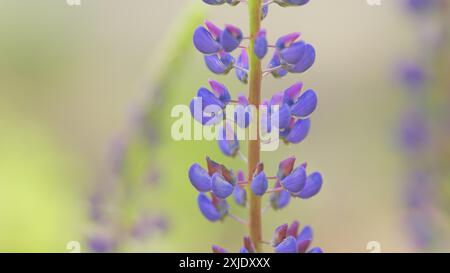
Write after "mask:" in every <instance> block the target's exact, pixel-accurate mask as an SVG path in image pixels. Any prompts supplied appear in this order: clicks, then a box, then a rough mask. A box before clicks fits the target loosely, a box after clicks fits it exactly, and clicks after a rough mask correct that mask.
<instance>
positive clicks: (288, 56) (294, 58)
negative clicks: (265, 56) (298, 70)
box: [280, 41, 306, 66]
mask: <svg viewBox="0 0 450 273" xmlns="http://www.w3.org/2000/svg"><path fill="white" fill-rule="evenodd" d="M305 50H306V44H305V42H303V41H301V42H297V43H293V44H292V45H290V46H289V47H287V48H284V49H282V50H280V58H281V61H282V63H285V64H286V66H292V65H295V64H297V63H298V62H300V60H301V59H302V58H303V56H304V55H305Z"/></svg>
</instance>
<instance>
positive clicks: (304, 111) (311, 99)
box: [291, 89, 317, 118]
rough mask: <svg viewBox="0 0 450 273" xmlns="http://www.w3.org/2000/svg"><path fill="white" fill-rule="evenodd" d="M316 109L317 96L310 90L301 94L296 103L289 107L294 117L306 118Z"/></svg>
mask: <svg viewBox="0 0 450 273" xmlns="http://www.w3.org/2000/svg"><path fill="white" fill-rule="evenodd" d="M316 108H317V95H316V92H314V91H313V90H312V89H309V90H308V91H306V92H305V93H303V94H302V95H301V96H300V98H299V99H298V101H297V102H296V103H295V104H294V105H293V106H292V107H291V112H292V114H293V115H294V116H297V117H301V118H306V117H308V116H309V115H311V114H312V113H313V112H314V111H315V110H316Z"/></svg>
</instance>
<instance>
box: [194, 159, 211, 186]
mask: <svg viewBox="0 0 450 273" xmlns="http://www.w3.org/2000/svg"><path fill="white" fill-rule="evenodd" d="M189 180H190V181H191V183H192V185H193V186H194V187H195V188H196V189H197V190H198V191H199V192H209V191H210V190H211V177H210V176H209V174H208V172H207V171H206V170H205V169H203V168H202V167H201V166H200V165H199V164H197V163H195V164H194V165H192V166H191V168H190V169H189Z"/></svg>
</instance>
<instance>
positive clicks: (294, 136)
mask: <svg viewBox="0 0 450 273" xmlns="http://www.w3.org/2000/svg"><path fill="white" fill-rule="evenodd" d="M310 128H311V121H310V119H301V120H297V121H296V122H295V124H294V126H293V127H292V129H291V130H290V132H289V134H288V135H287V136H286V140H287V141H289V142H291V143H294V144H297V143H300V142H302V141H303V140H305V138H306V137H307V136H308V133H309V130H310Z"/></svg>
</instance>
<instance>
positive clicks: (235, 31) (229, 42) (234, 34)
mask: <svg viewBox="0 0 450 273" xmlns="http://www.w3.org/2000/svg"><path fill="white" fill-rule="evenodd" d="M243 38H244V37H243V34H242V31H241V30H240V29H239V28H237V27H235V26H232V25H226V26H225V29H224V30H223V31H222V33H221V35H220V43H221V44H222V47H223V50H225V51H226V52H232V51H233V50H235V49H236V48H238V47H239V45H240V44H241V41H242V39H243Z"/></svg>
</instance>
